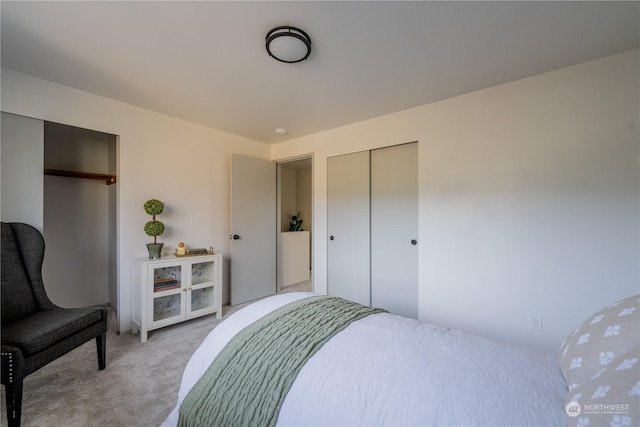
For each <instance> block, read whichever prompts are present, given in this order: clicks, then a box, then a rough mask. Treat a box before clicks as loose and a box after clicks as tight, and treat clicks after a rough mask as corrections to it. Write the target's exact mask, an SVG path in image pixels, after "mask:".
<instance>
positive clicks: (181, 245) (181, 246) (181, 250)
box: [176, 242, 187, 256]
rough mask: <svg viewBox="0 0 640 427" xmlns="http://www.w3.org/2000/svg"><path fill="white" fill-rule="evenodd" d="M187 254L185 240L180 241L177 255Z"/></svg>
mask: <svg viewBox="0 0 640 427" xmlns="http://www.w3.org/2000/svg"><path fill="white" fill-rule="evenodd" d="M186 254H187V248H186V247H185V246H184V242H180V243H178V247H177V248H176V255H177V256H184V255H186Z"/></svg>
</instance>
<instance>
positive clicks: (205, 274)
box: [191, 261, 214, 285]
mask: <svg viewBox="0 0 640 427" xmlns="http://www.w3.org/2000/svg"><path fill="white" fill-rule="evenodd" d="M213 266H214V261H211V262H199V263H197V264H193V265H192V266H191V284H192V285H199V284H200V283H206V282H211V281H213V280H214V277H213Z"/></svg>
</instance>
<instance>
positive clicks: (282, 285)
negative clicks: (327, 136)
mask: <svg viewBox="0 0 640 427" xmlns="http://www.w3.org/2000/svg"><path fill="white" fill-rule="evenodd" d="M312 176H313V173H312V160H311V158H310V157H309V158H303V159H295V160H291V161H286V162H281V163H278V167H277V177H278V179H277V183H278V184H277V189H278V190H277V199H278V200H277V206H278V219H279V220H278V243H277V245H278V256H277V262H278V268H277V291H278V292H291V291H311V290H312V289H313V284H312V280H311V277H312V275H311V269H312V259H313V257H312V252H311V251H312V249H311V248H312V247H313V245H312V243H311V239H312V234H311V230H312V224H313V217H312V213H313V203H312V201H313V197H312V188H313V186H312Z"/></svg>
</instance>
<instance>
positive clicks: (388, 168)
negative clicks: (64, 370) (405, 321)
mask: <svg viewBox="0 0 640 427" xmlns="http://www.w3.org/2000/svg"><path fill="white" fill-rule="evenodd" d="M417 245H418V144H417V143H412V144H404V145H397V146H393V147H387V148H383V149H379V150H373V151H371V305H372V306H374V307H380V308H384V309H386V310H389V312H391V313H394V314H399V315H401V316H406V317H411V318H414V319H417V318H418V246H417Z"/></svg>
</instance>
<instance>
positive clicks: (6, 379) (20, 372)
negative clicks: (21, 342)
mask: <svg viewBox="0 0 640 427" xmlns="http://www.w3.org/2000/svg"><path fill="white" fill-rule="evenodd" d="M1 355H2V376H1V379H2V384H11V383H13V382H14V380H15V379H18V378H19V379H22V378H23V377H24V358H23V357H22V352H21V351H20V349H19V348H18V347H14V346H11V345H6V344H2V353H1Z"/></svg>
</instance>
